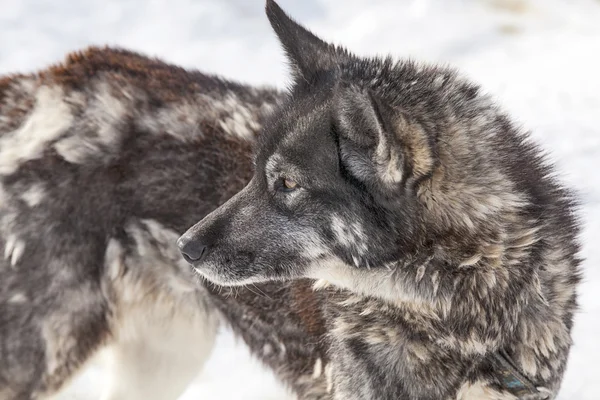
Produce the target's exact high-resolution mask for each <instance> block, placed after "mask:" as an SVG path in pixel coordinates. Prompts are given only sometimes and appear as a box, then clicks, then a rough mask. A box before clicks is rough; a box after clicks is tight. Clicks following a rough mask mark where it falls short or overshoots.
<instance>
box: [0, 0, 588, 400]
mask: <svg viewBox="0 0 600 400" xmlns="http://www.w3.org/2000/svg"><path fill="white" fill-rule="evenodd" d="M280 4H281V5H282V6H283V7H284V8H285V9H286V10H287V11H289V12H290V13H291V14H292V15H293V16H294V17H295V18H296V19H298V20H300V21H302V22H303V23H304V24H306V25H308V26H310V27H311V28H312V29H313V30H314V31H315V32H317V33H318V34H320V35H322V36H323V37H325V38H327V39H329V40H332V41H335V42H337V43H343V44H345V45H346V46H347V47H348V48H350V49H351V50H353V51H355V52H357V53H360V54H375V53H378V54H382V53H392V54H394V55H396V56H399V57H407V56H410V57H413V58H416V59H420V60H427V61H436V62H446V63H450V64H453V65H456V66H458V67H460V68H461V69H462V71H463V72H464V73H465V74H467V75H468V76H470V77H471V78H473V79H475V80H477V81H479V82H480V83H482V84H483V86H484V87H485V88H486V89H487V90H488V91H489V92H491V93H494V94H495V95H496V96H497V98H498V100H499V101H500V103H502V104H503V105H504V106H505V107H506V108H507V109H508V110H509V111H510V112H511V113H512V114H513V115H514V116H515V117H516V118H517V119H518V120H519V121H520V122H521V123H522V124H523V126H525V127H527V128H528V129H531V130H532V131H533V134H534V136H535V137H536V138H537V139H538V140H539V141H541V142H542V143H543V145H544V146H545V148H546V149H548V150H549V152H550V154H551V156H552V158H553V159H554V160H556V162H557V163H558V164H559V166H560V169H561V171H564V179H565V180H566V181H568V182H570V183H571V184H572V185H573V186H575V187H576V188H577V189H578V190H579V191H580V193H581V196H582V199H583V220H584V222H585V231H584V236H583V241H584V248H583V255H584V257H585V258H586V259H587V260H586V262H585V265H584V266H585V283H584V284H583V285H582V287H581V291H580V294H581V297H580V302H581V311H580V313H579V314H578V316H577V321H576V324H575V332H574V339H575V345H574V347H573V351H572V354H571V359H570V364H569V368H568V371H567V375H566V379H565V381H564V384H563V389H562V391H561V394H560V397H559V398H560V399H562V400H567V399H579V400H596V399H599V398H600V344H599V343H600V269H599V268H598V267H597V266H598V264H599V263H600V247H596V243H597V242H598V241H599V240H600V223H599V222H600V171H598V170H596V168H600V128H599V126H600V118H599V115H600V0H564V1H559V0H405V1H401V0H280ZM0 10H1V11H0V74H2V73H7V72H14V71H31V70H35V69H38V68H41V67H43V66H44V65H46V64H48V63H51V62H56V61H58V60H60V59H62V57H63V56H64V54H65V53H66V52H67V51H70V50H75V49H78V48H81V47H83V46H85V45H88V44H105V43H108V44H118V45H120V46H123V47H128V48H131V49H135V50H139V51H143V52H146V53H149V54H152V55H158V56H161V57H163V58H164V59H166V60H169V61H171V62H174V63H178V64H180V65H182V66H186V67H194V68H199V69H202V70H204V71H207V72H217V73H219V74H221V75H224V76H226V77H230V78H234V79H237V80H242V81H246V82H249V83H255V84H271V85H278V86H283V85H284V84H285V82H286V78H285V76H286V70H285V64H284V62H283V57H282V53H281V51H280V49H279V47H278V44H277V42H276V41H275V38H274V35H273V34H272V33H271V31H270V27H269V25H268V22H267V20H266V17H264V15H263V1H262V0H170V1H167V0H163V1H157V0H146V1H143V0H110V1H109V0H81V1H79V2H76V1H71V0H52V1H51V0H0ZM102 378H103V375H102V369H101V368H99V367H94V368H92V369H90V370H89V371H87V372H86V373H85V374H84V375H83V376H81V377H80V378H79V379H78V380H77V381H76V382H75V384H74V385H73V386H72V387H71V388H70V389H69V391H68V393H66V394H65V395H64V396H62V397H61V399H62V400H75V399H81V400H84V399H85V400H87V399H90V400H91V399H95V398H97V393H98V388H99V387H100V385H102V383H103V380H102ZM285 393H286V392H285V391H284V390H283V389H282V388H281V386H279V385H278V384H277V383H276V382H275V380H274V378H273V377H272V375H271V374H270V373H269V372H267V371H265V370H264V369H263V368H262V367H260V366H259V365H258V363H257V362H255V361H254V360H252V359H251V358H250V356H249V355H248V351H247V350H246V349H245V347H244V346H243V345H242V344H241V343H236V342H235V341H234V339H233V337H232V336H231V334H230V333H229V332H226V331H225V332H223V333H222V334H221V336H220V338H219V342H218V346H217V349H216V350H215V352H214V355H213V357H212V358H211V360H210V361H209V364H208V365H207V367H206V369H205V372H204V373H203V374H202V375H201V376H200V377H199V378H198V380H197V381H196V382H195V383H194V385H193V386H192V387H190V388H189V390H188V391H187V392H186V394H185V395H184V396H183V397H182V399H183V400H192V399H262V400H264V399H287V398H289V396H288V395H286V394H285Z"/></svg>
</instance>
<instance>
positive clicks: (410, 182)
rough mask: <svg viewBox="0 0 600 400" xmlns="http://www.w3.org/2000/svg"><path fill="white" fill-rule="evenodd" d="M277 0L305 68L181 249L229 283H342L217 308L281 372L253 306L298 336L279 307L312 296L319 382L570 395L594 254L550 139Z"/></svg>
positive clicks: (474, 393)
mask: <svg viewBox="0 0 600 400" xmlns="http://www.w3.org/2000/svg"><path fill="white" fill-rule="evenodd" d="M267 15H268V17H269V19H270V21H271V24H272V26H273V28H274V30H275V32H276V33H277V36H278V37H279V39H280V41H281V43H282V45H283V47H284V49H285V51H286V53H287V56H288V58H289V61H290V64H291V65H292V67H293V72H294V84H293V86H292V88H291V90H290V93H289V96H288V97H287V98H286V99H285V101H284V102H283V104H281V105H280V106H279V107H278V108H277V110H276V111H275V113H274V115H272V116H271V117H270V118H269V119H268V120H267V121H266V122H265V125H264V129H263V132H262V133H261V134H260V135H259V139H258V143H257V146H256V147H257V152H256V156H255V161H254V163H255V172H254V175H253V177H252V179H251V181H250V182H249V183H248V185H247V186H246V187H245V188H244V189H243V190H241V191H240V192H239V193H237V194H236V195H235V196H233V197H232V198H231V199H230V200H228V201H227V202H226V203H225V204H224V205H222V206H220V207H219V208H218V209H216V210H215V211H213V212H212V213H210V214H209V215H208V216H206V217H205V218H204V219H202V220H201V221H200V222H199V223H197V224H196V225H194V226H193V227H192V228H190V229H189V230H188V231H187V232H186V233H185V234H184V235H183V236H182V237H181V238H180V239H179V241H178V245H179V247H180V249H181V252H182V254H183V257H184V258H185V259H186V260H187V261H188V262H189V263H191V264H193V266H194V268H195V270H196V271H197V272H198V273H199V274H200V275H201V276H203V277H204V278H206V279H208V280H209V281H212V282H214V283H216V284H218V285H224V286H242V285H249V284H257V283H260V282H267V281H270V282H277V281H282V283H280V285H281V286H280V287H281V288H282V289H281V290H285V291H286V293H287V292H293V290H294V288H295V287H296V288H297V287H298V285H306V281H304V280H299V279H303V278H310V279H316V284H315V287H321V288H325V289H324V290H323V291H322V292H318V293H316V294H311V293H310V292H308V291H306V290H303V291H301V295H300V296H298V297H297V298H296V299H295V300H294V301H291V302H286V303H285V304H284V302H282V303H281V304H277V302H276V301H275V302H271V308H269V309H266V310H260V309H256V310H255V311H254V313H252V307H251V306H250V305H251V301H250V300H247V301H244V300H243V299H244V298H248V293H244V292H242V294H240V295H238V296H237V299H238V300H237V302H238V303H237V304H236V302H235V301H234V300H232V299H231V298H230V299H227V298H224V299H223V300H222V301H220V302H216V304H217V307H219V309H221V310H222V311H223V313H224V314H225V315H226V316H228V319H229V321H230V323H231V324H232V325H233V326H234V328H235V329H236V330H237V331H238V332H240V333H241V334H242V335H246V336H248V338H247V341H248V343H249V344H250V347H251V348H252V349H253V350H254V351H255V352H256V354H258V355H259V356H262V357H266V358H267V362H268V363H269V364H271V365H274V366H275V368H276V370H278V368H281V365H283V364H277V362H276V361H274V360H273V359H269V358H268V357H269V356H270V354H271V353H272V352H273V351H274V350H273V348H272V346H266V345H264V344H262V343H260V342H259V341H258V340H257V338H259V337H260V336H259V335H254V334H253V333H252V332H250V331H251V330H253V329H256V328H254V326H253V322H254V321H247V319H248V315H252V316H253V318H252V319H253V320H254V319H256V320H259V321H260V322H261V323H264V324H266V325H269V324H268V318H269V317H268V315H265V314H266V313H267V312H270V313H272V314H273V315H274V316H273V317H272V321H274V323H271V325H270V327H269V329H266V328H265V329H264V332H263V333H264V335H272V336H274V337H285V338H289V337H290V332H289V329H288V328H289V324H285V323H282V324H280V323H279V322H278V318H279V316H278V312H281V313H283V314H286V315H287V314H290V313H289V310H290V309H294V308H296V309H299V310H301V311H302V312H300V313H299V314H298V315H300V318H299V320H300V321H301V322H302V321H304V323H301V324H300V325H303V326H311V327H312V328H311V329H305V330H306V332H307V333H309V336H308V340H309V341H311V340H312V338H315V339H318V340H319V345H320V346H321V347H320V348H319V349H315V351H316V353H315V354H319V355H321V356H322V357H324V358H318V359H316V360H315V364H314V369H313V374H312V375H311V377H312V378H319V377H321V376H322V375H325V380H322V379H321V380H318V379H315V380H314V382H313V384H314V386H313V387H314V388H317V387H320V388H321V389H322V393H321V394H314V396H315V398H318V396H323V397H322V398H333V399H338V400H342V399H344V400H348V399H516V398H521V399H544V398H553V397H554V396H555V395H556V393H557V391H558V389H559V386H560V382H561V379H562V376H563V373H564V370H565V365H566V361H567V356H568V353H569V348H570V345H571V337H570V331H571V326H572V317H573V312H574V310H575V309H576V286H577V283H578V282H579V279H580V271H579V264H580V260H579V258H578V255H577V253H578V249H579V247H578V242H577V235H578V225H577V221H576V218H575V216H574V210H575V209H576V204H575V201H574V197H573V195H572V194H571V193H570V192H569V191H568V190H567V189H565V188H564V187H563V186H561V184H559V182H558V181H557V180H556V178H554V177H553V173H554V170H553V168H552V166H551V165H550V164H549V163H548V162H547V161H546V160H545V159H544V157H543V156H542V152H541V151H540V149H539V148H538V147H537V146H536V145H535V144H534V143H532V142H531V140H530V138H529V137H528V135H527V134H525V133H524V132H521V131H520V130H519V129H518V128H517V127H516V126H515V125H514V124H513V123H512V122H511V120H510V118H509V117H508V116H507V115H506V114H505V113H504V112H502V111H501V110H500V109H499V108H498V107H497V106H496V105H495V104H494V102H493V101H492V100H491V99H490V98H489V97H488V96H486V95H484V94H482V93H481V90H480V89H479V87H478V86H477V85H475V84H473V83H471V82H469V81H467V80H465V79H463V78H462V77H460V76H459V75H458V74H457V73H456V72H455V71H453V70H450V69H447V68H441V67H435V66H427V65H419V64H416V63H414V62H407V61H401V62H394V61H392V60H391V59H390V58H386V59H379V58H360V57H357V56H355V55H353V54H351V53H349V52H348V51H346V50H344V49H343V48H340V47H336V46H333V45H331V44H327V43H325V42H324V41H322V40H321V39H319V38H317V37H316V36H315V35H313V34H312V33H310V32H309V31H308V30H306V29H305V28H303V27H302V26H300V25H299V24H297V23H296V22H294V21H293V20H291V19H290V18H289V17H288V16H287V15H286V14H285V13H284V12H283V11H282V10H281V9H280V8H279V7H278V6H277V5H276V4H275V3H274V2H273V1H267ZM173 179H175V180H177V179H179V177H177V176H173ZM186 179H187V178H186ZM189 179H191V181H190V185H193V184H194V182H196V180H194V178H193V177H190V178H189ZM203 179H205V173H203V172H200V173H199V174H198V180H200V181H202V180H203ZM183 190H186V191H187V190H189V188H185V189H183ZM201 195H202V194H201V193H199V194H198V196H201ZM189 212H190V213H194V212H195V210H193V209H192V208H190V209H189ZM271 287H272V286H271ZM266 295H268V296H271V297H273V294H272V293H269V292H266ZM234 297H236V296H234ZM299 299H302V301H299ZM265 301H266V300H265ZM244 302H245V303H246V305H244V304H241V303H244ZM301 304H304V306H301ZM240 310H246V312H242V311H240ZM311 310H312V314H311ZM261 315H262V316H261ZM302 316H303V317H304V319H303V318H302ZM265 321H266V322H265ZM249 332H250V333H249ZM304 340H305V341H306V339H304ZM285 343H287V346H289V344H290V343H291V341H290V340H287V339H286V340H285ZM261 345H262V346H264V347H261ZM282 352H283V351H282ZM305 364H306V363H305ZM304 378H306V377H304ZM304 378H303V377H302V376H300V375H298V376H297V377H296V378H295V379H296V380H301V379H304ZM287 380H288V381H293V379H292V378H291V377H288V379H287ZM315 393H316V389H315ZM328 396H329V397H328ZM311 398H312V397H311Z"/></svg>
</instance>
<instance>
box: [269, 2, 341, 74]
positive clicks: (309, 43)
mask: <svg viewBox="0 0 600 400" xmlns="http://www.w3.org/2000/svg"><path fill="white" fill-rule="evenodd" d="M265 10H266V12H267V17H268V18H269V21H270V22H271V26H272V27H273V30H274V31H275V33H276V34H277V37H278V38H279V41H280V42H281V44H282V45H283V48H284V50H285V52H286V54H287V56H288V59H289V61H290V64H291V66H292V69H293V73H294V75H295V78H296V80H298V79H299V78H301V79H303V80H304V81H307V82H312V81H313V78H314V76H315V75H316V74H317V73H318V72H321V71H327V70H331V69H333V68H336V67H337V65H339V63H341V62H344V61H347V60H349V59H350V55H349V53H348V52H347V51H346V50H344V49H342V48H339V47H335V46H334V45H332V44H328V43H326V42H324V41H323V40H321V39H319V38H318V37H317V36H315V35H314V34H313V33H311V32H310V31H309V30H308V29H306V28H304V27H303V26H301V25H300V24H298V23H297V22H296V21H294V20H293V19H291V18H290V17H289V16H288V15H287V14H286V13H285V12H284V11H283V10H282V9H281V7H279V5H278V4H277V3H275V1H273V0H267V5H266V8H265Z"/></svg>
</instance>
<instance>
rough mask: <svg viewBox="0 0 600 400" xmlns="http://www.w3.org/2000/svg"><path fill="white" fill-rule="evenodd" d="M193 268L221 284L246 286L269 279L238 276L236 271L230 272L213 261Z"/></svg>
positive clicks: (199, 273) (257, 276)
mask: <svg viewBox="0 0 600 400" xmlns="http://www.w3.org/2000/svg"><path fill="white" fill-rule="evenodd" d="M193 268H194V271H195V272H196V273H197V274H198V275H200V276H201V277H202V278H204V279H206V280H208V281H209V282H211V283H214V284H215V285H219V286H244V285H249V284H253V283H260V282H265V281H268V280H269V279H268V278H264V277H262V276H260V275H254V276H248V277H241V276H236V274H235V273H233V272H229V273H228V272H227V270H223V269H222V268H218V267H217V266H215V265H214V264H213V263H202V264H198V265H195V266H194V267H193Z"/></svg>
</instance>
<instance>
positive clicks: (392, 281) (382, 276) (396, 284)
mask: <svg viewBox="0 0 600 400" xmlns="http://www.w3.org/2000/svg"><path fill="white" fill-rule="evenodd" d="M432 260H433V258H432V257H427V258H421V259H420V260H419V261H415V262H411V263H405V262H398V263H394V264H393V265H390V266H389V268H386V267H383V268H381V267H380V268H371V269H366V268H356V267H354V266H349V265H346V264H344V263H343V262H341V261H337V260H335V261H334V260H331V261H329V262H326V263H324V264H323V263H321V264H320V265H319V266H317V267H314V268H312V269H311V270H310V272H309V277H310V278H312V279H316V281H315V284H314V288H315V289H317V290H318V289H321V288H325V287H329V286H334V287H337V288H340V289H346V290H349V291H351V292H353V293H354V294H357V295H360V296H368V297H375V298H379V299H381V300H384V301H386V302H388V303H391V304H395V305H398V304H413V305H424V304H429V305H433V303H434V302H435V299H434V297H433V296H430V295H429V294H428V293H427V291H420V290H417V287H416V286H415V285H414V284H412V282H407V280H406V278H407V277H406V276H404V275H405V270H407V269H411V270H418V269H419V268H421V269H425V268H426V267H427V265H428V264H429V263H431V262H432ZM417 264H418V265H417ZM429 279H432V278H431V277H430V278H429ZM432 284H435V278H433V282H432Z"/></svg>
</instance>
